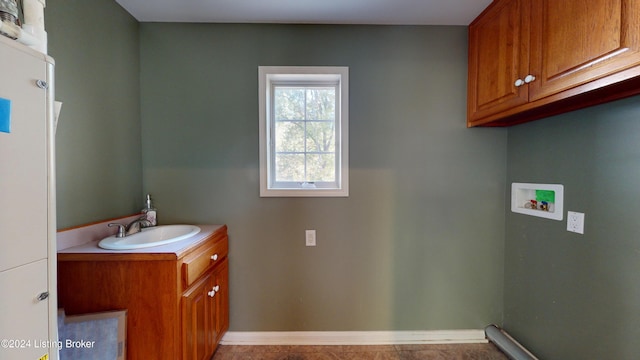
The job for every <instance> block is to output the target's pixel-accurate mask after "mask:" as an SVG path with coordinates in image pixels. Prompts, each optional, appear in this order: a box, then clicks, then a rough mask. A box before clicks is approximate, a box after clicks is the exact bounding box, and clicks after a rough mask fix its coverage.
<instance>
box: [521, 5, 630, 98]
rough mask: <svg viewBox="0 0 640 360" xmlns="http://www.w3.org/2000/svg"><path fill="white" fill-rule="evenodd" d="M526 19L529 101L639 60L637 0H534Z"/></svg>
mask: <svg viewBox="0 0 640 360" xmlns="http://www.w3.org/2000/svg"><path fill="white" fill-rule="evenodd" d="M531 24H532V29H533V31H532V33H531V47H532V52H531V55H532V56H531V68H532V72H533V73H534V74H535V76H536V80H535V81H534V82H532V83H531V84H530V85H529V86H530V88H529V93H530V100H537V99H540V98H544V97H546V96H549V95H552V94H555V93H558V92H560V91H563V90H566V89H569V88H572V87H575V86H577V85H580V84H584V83H586V82H589V81H593V80H595V79H599V78H602V77H604V76H607V75H610V74H613V73H616V72H619V71H621V70H624V69H626V68H629V67H631V66H635V65H638V64H640V1H638V0H589V1H577V0H564V1H557V0H539V1H536V2H535V6H533V7H532V9H531Z"/></svg>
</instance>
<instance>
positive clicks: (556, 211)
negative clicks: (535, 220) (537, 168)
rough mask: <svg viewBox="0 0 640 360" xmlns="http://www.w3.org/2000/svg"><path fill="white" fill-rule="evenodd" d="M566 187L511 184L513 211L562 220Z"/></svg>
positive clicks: (558, 185)
mask: <svg viewBox="0 0 640 360" xmlns="http://www.w3.org/2000/svg"><path fill="white" fill-rule="evenodd" d="M563 202H564V186H563V185H560V184H532V183H512V184H511V211H513V212H515V213H520V214H525V215H532V216H539V217H543V218H547V219H553V220H562V212H563Z"/></svg>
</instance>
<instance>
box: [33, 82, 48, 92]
mask: <svg viewBox="0 0 640 360" xmlns="http://www.w3.org/2000/svg"><path fill="white" fill-rule="evenodd" d="M36 86H38V87H39V88H40V89H45V90H46V89H48V88H49V84H47V82H46V81H44V80H36Z"/></svg>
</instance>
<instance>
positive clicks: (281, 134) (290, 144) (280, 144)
mask: <svg viewBox="0 0 640 360" xmlns="http://www.w3.org/2000/svg"><path fill="white" fill-rule="evenodd" d="M283 151H284V152H291V151H295V152H304V121H276V152H283Z"/></svg>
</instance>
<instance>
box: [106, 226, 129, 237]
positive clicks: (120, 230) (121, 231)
mask: <svg viewBox="0 0 640 360" xmlns="http://www.w3.org/2000/svg"><path fill="white" fill-rule="evenodd" d="M107 226H108V227H113V226H117V227H118V232H117V233H116V237H117V238H122V237H125V236H126V233H127V231H126V229H125V226H124V225H122V224H118V223H110V224H107Z"/></svg>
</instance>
